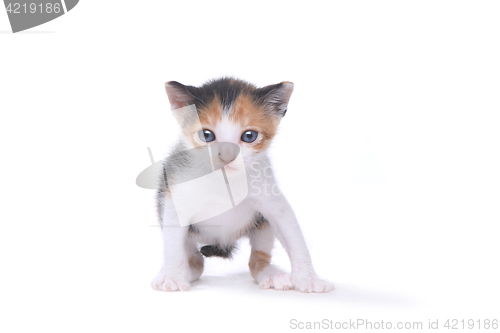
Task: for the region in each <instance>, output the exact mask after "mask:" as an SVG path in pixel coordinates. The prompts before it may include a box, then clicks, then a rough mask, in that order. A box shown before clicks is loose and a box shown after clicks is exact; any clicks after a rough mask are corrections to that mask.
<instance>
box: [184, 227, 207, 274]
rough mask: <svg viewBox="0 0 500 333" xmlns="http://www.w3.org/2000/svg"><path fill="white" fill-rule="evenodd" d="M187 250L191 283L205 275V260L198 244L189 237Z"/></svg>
mask: <svg viewBox="0 0 500 333" xmlns="http://www.w3.org/2000/svg"><path fill="white" fill-rule="evenodd" d="M186 250H187V255H188V263H189V271H190V282H193V281H196V280H198V279H199V278H200V276H201V274H202V273H203V267H204V260H205V258H203V256H202V255H201V253H200V251H198V244H197V243H196V242H195V241H194V240H193V239H191V237H189V235H188V239H187V243H186Z"/></svg>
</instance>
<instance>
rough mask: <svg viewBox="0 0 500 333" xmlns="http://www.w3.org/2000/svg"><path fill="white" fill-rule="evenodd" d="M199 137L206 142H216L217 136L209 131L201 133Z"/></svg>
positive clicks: (205, 130)
mask: <svg viewBox="0 0 500 333" xmlns="http://www.w3.org/2000/svg"><path fill="white" fill-rule="evenodd" d="M198 136H199V137H200V140H201V141H204V142H211V141H214V140H215V134H214V133H213V132H212V131H209V130H207V129H204V130H201V131H199V132H198Z"/></svg>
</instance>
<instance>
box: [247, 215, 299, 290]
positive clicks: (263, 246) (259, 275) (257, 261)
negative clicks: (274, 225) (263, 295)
mask: <svg viewBox="0 0 500 333" xmlns="http://www.w3.org/2000/svg"><path fill="white" fill-rule="evenodd" d="M249 238H250V245H251V247H252V252H251V254H250V261H249V262H248V267H249V268H250V274H251V275H252V277H253V278H254V279H255V281H257V283H258V284H259V286H260V287H261V288H262V289H270V288H274V289H276V290H290V289H292V281H291V280H290V274H288V273H286V272H284V271H282V270H281V269H280V268H278V267H276V266H275V265H272V264H271V251H272V249H273V245H274V234H273V232H272V230H271V227H270V226H269V223H267V221H266V222H265V223H263V224H261V225H259V226H258V227H257V228H255V229H254V230H252V232H251V233H250V234H249Z"/></svg>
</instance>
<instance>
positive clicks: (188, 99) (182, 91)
mask: <svg viewBox="0 0 500 333" xmlns="http://www.w3.org/2000/svg"><path fill="white" fill-rule="evenodd" d="M165 90H166V91H167V96H168V100H169V101H170V106H171V108H172V110H175V109H179V108H182V107H185V106H188V105H191V104H194V100H195V97H194V96H195V95H194V94H195V93H196V91H195V90H196V88H195V87H192V86H185V85H183V84H180V83H179V82H177V81H169V82H167V83H165Z"/></svg>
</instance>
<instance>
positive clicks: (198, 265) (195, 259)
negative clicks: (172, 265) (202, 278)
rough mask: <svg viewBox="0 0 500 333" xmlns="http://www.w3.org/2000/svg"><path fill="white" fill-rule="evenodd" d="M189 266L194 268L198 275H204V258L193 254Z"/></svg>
mask: <svg viewBox="0 0 500 333" xmlns="http://www.w3.org/2000/svg"><path fill="white" fill-rule="evenodd" d="M188 263H189V266H191V267H192V268H194V269H195V270H196V271H197V272H198V273H200V275H201V273H203V257H202V256H201V255H200V254H199V253H196V254H193V255H192V256H191V257H189V259H188Z"/></svg>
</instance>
